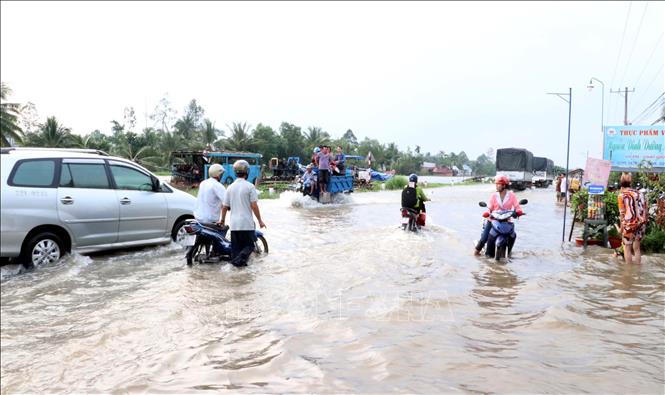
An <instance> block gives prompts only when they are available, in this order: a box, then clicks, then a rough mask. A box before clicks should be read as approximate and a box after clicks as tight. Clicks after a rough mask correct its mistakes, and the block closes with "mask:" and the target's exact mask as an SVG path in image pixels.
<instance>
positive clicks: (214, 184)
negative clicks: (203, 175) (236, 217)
mask: <svg viewBox="0 0 665 395" xmlns="http://www.w3.org/2000/svg"><path fill="white" fill-rule="evenodd" d="M223 174H224V168H223V167H222V165H220V164H219V163H215V164H213V165H212V166H210V167H209V168H208V177H209V178H208V179H207V180H205V181H203V182H201V183H200V184H199V193H198V195H197V196H196V206H194V218H196V220H197V221H199V222H205V223H214V222H219V221H220V220H221V218H220V217H221V216H220V214H221V211H222V202H223V201H224V196H225V195H226V188H224V185H222V183H221V181H220V180H221V179H222V175H223Z"/></svg>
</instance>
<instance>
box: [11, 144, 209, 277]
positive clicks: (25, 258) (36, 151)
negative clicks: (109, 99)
mask: <svg viewBox="0 0 665 395" xmlns="http://www.w3.org/2000/svg"><path fill="white" fill-rule="evenodd" d="M0 152H1V154H0V160H1V167H0V181H1V182H2V186H1V188H2V189H1V192H2V205H1V210H0V213H1V224H0V225H1V243H0V245H1V248H0V250H1V256H2V258H3V260H5V259H7V258H9V259H11V260H16V261H19V262H21V263H24V264H27V265H33V264H42V263H51V262H55V261H57V260H58V259H60V257H61V256H62V255H64V254H65V253H67V252H70V251H76V252H80V253H87V252H94V251H102V250H110V249H117V248H126V247H132V246H144V245H154V244H163V243H169V242H170V241H171V240H176V239H177V238H178V237H179V235H180V236H181V237H182V235H184V233H185V232H184V229H183V226H184V222H185V220H186V219H189V218H193V215H192V210H193V208H194V205H195V203H196V199H195V198H194V197H193V196H192V195H190V194H188V193H185V192H182V191H180V190H177V189H174V188H171V187H170V186H168V185H166V184H164V183H161V182H160V181H159V179H158V178H157V177H156V176H155V175H154V174H152V173H151V172H149V171H148V170H146V169H145V168H143V167H142V166H139V165H138V164H136V163H134V162H131V161H129V160H127V159H123V158H118V157H114V156H109V155H107V154H106V153H103V152H101V151H95V150H82V149H52V148H41V149H40V148H2V150H1V151H0Z"/></svg>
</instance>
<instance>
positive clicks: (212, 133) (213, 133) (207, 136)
mask: <svg viewBox="0 0 665 395" xmlns="http://www.w3.org/2000/svg"><path fill="white" fill-rule="evenodd" d="M223 134H224V132H223V131H221V130H219V129H217V128H215V123H214V122H212V121H211V120H210V119H207V118H206V119H204V120H203V131H202V137H203V145H204V146H205V147H206V148H207V149H213V150H214V149H215V141H217V139H218V137H219V136H220V135H223Z"/></svg>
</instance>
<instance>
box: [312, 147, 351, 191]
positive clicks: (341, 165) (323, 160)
mask: <svg viewBox="0 0 665 395" xmlns="http://www.w3.org/2000/svg"><path fill="white" fill-rule="evenodd" d="M345 172H346V155H344V153H343V151H342V147H341V146H338V147H337V153H336V154H335V155H332V154H331V147H330V146H329V145H321V146H318V147H315V148H314V151H313V152H312V162H311V163H310V164H308V165H307V167H306V168H305V173H304V174H303V178H302V181H303V194H309V195H314V192H315V190H316V187H317V186H318V187H319V191H320V192H322V193H326V192H328V182H330V177H331V176H332V175H344V174H345Z"/></svg>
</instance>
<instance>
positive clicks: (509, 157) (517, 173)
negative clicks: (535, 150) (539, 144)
mask: <svg viewBox="0 0 665 395" xmlns="http://www.w3.org/2000/svg"><path fill="white" fill-rule="evenodd" d="M496 175H497V176H502V175H503V176H507V177H508V178H509V179H510V186H509V188H511V189H515V190H518V191H523V190H525V189H526V188H531V186H532V180H533V154H532V153H531V151H529V150H527V149H523V148H500V149H498V150H497V151H496Z"/></svg>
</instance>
